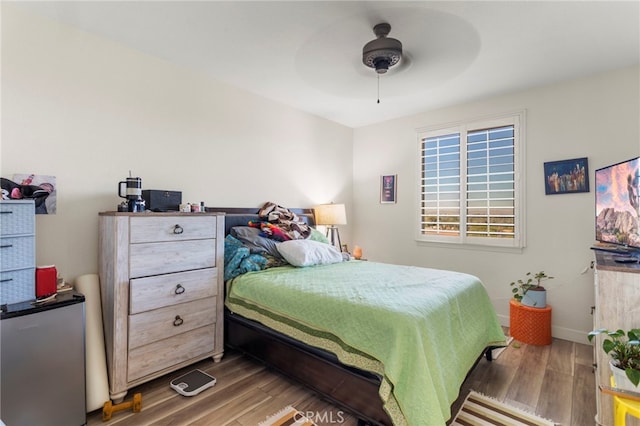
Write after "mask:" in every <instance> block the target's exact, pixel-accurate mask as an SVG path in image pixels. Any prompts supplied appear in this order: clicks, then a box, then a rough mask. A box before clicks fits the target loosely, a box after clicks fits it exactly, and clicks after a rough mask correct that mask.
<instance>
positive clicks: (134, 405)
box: [102, 393, 142, 422]
mask: <svg viewBox="0 0 640 426" xmlns="http://www.w3.org/2000/svg"><path fill="white" fill-rule="evenodd" d="M129 408H131V409H132V411H133V412H134V413H139V412H140V411H141V410H142V394H140V393H136V394H134V395H133V400H131V401H129V402H121V403H120V404H113V403H112V402H111V400H109V401H107V402H105V403H104V407H102V421H103V422H106V421H107V420H111V416H112V415H113V413H115V412H116V411H122V410H128V409H129Z"/></svg>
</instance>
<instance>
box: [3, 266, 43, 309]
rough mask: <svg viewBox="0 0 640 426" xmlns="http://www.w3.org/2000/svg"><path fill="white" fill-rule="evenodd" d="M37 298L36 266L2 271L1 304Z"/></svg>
mask: <svg viewBox="0 0 640 426" xmlns="http://www.w3.org/2000/svg"><path fill="white" fill-rule="evenodd" d="M35 298H36V268H26V269H18V270H15V271H5V272H0V304H2V305H4V304H5V303H6V304H11V303H18V302H24V301H27V300H33V299H35Z"/></svg>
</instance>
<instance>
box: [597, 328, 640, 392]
mask: <svg viewBox="0 0 640 426" xmlns="http://www.w3.org/2000/svg"><path fill="white" fill-rule="evenodd" d="M598 334H606V335H607V336H608V338H605V339H604V340H603V341H602V349H603V350H604V351H605V353H606V354H608V355H609V356H610V357H611V359H612V363H613V365H614V366H615V367H617V368H620V369H622V370H624V372H625V374H626V375H627V378H628V379H629V380H630V381H631V383H633V385H634V386H636V387H637V386H638V384H639V383H640V328H633V329H631V330H629V331H627V332H626V333H625V332H624V331H623V330H616V331H609V330H605V329H599V330H593V331H592V332H590V333H589V334H588V335H587V337H588V339H589V341H590V342H591V341H592V340H593V338H594V337H595V336H597V335H598Z"/></svg>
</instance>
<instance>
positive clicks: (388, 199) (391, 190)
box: [380, 175, 398, 204]
mask: <svg viewBox="0 0 640 426" xmlns="http://www.w3.org/2000/svg"><path fill="white" fill-rule="evenodd" d="M397 183H398V175H383V176H382V177H381V178H380V203H381V204H394V203H395V202H396V193H397V191H396V189H397Z"/></svg>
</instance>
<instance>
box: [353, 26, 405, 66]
mask: <svg viewBox="0 0 640 426" xmlns="http://www.w3.org/2000/svg"><path fill="white" fill-rule="evenodd" d="M390 32H391V25H389V24H388V23H386V22H383V23H380V24H378V25H376V26H374V27H373V33H374V34H375V35H376V37H377V38H376V39H375V40H371V41H370V42H368V43H367V44H365V45H364V47H363V48H362V63H363V64H365V65H366V66H368V67H369V68H373V69H375V70H376V73H378V74H385V73H386V72H387V71H389V68H391V67H393V66H394V65H396V64H398V63H399V62H400V60H401V59H402V43H401V42H400V41H399V40H396V39H395V38H391V37H387V36H388V35H389V33H390Z"/></svg>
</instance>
